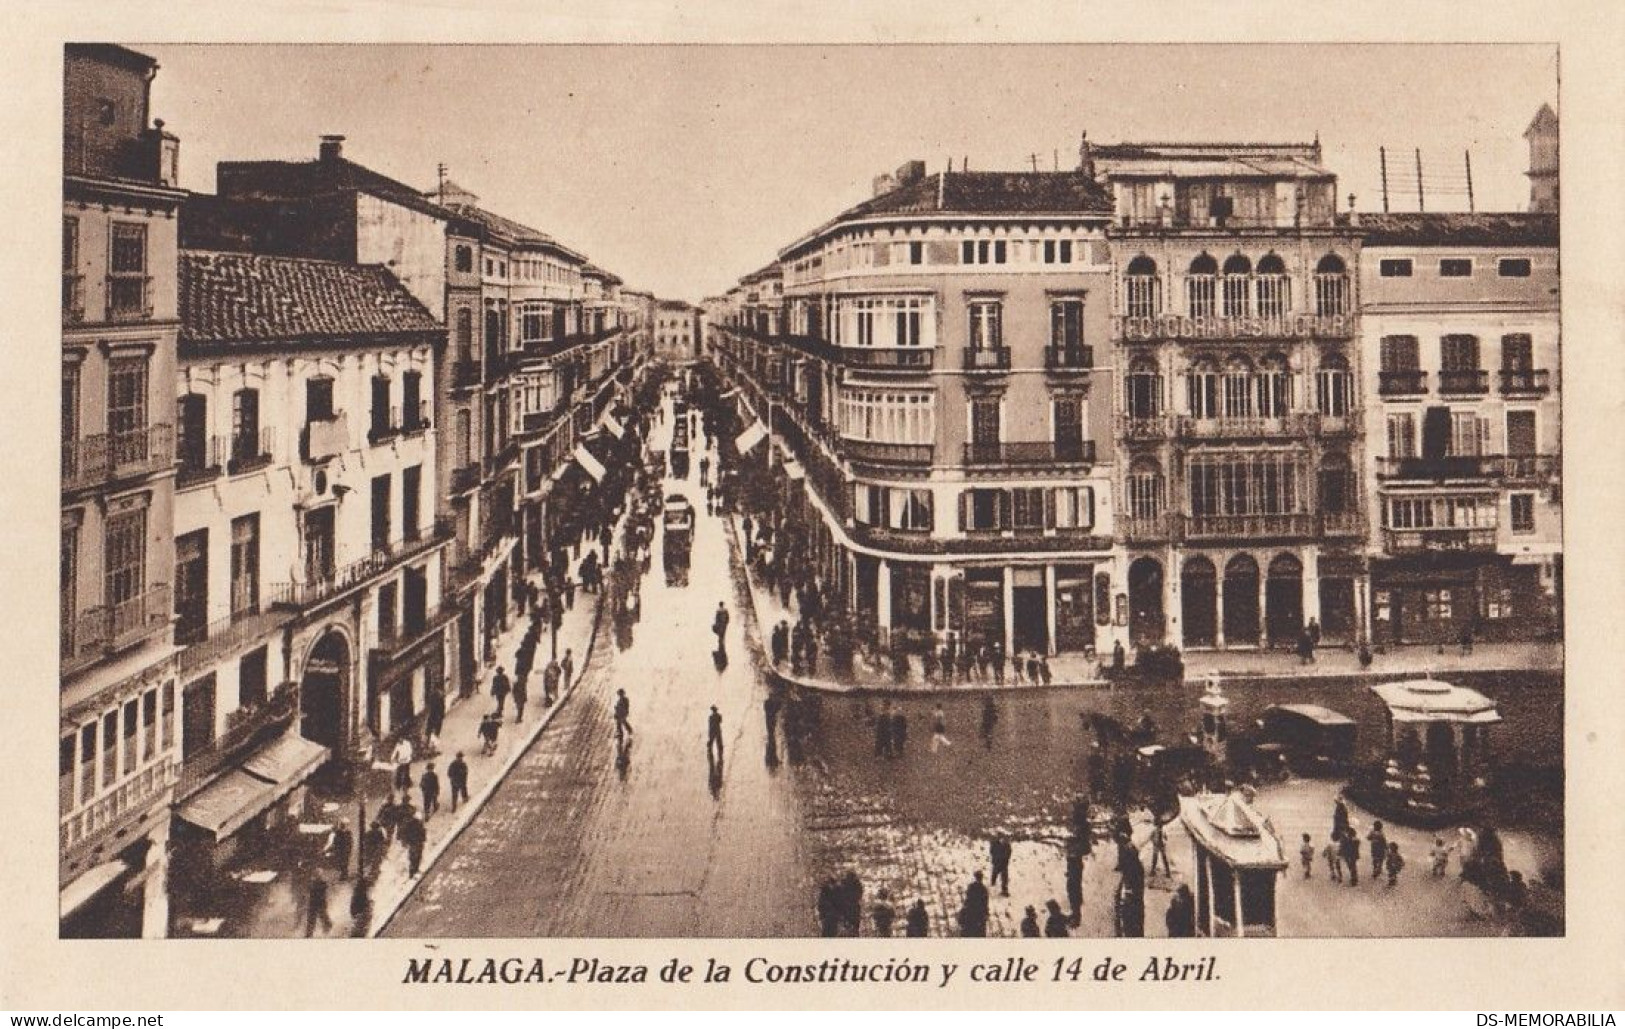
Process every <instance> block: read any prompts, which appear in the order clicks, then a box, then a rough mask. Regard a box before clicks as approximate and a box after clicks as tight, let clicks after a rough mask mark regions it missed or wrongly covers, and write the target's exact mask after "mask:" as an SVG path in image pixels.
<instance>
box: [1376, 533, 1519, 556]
mask: <svg viewBox="0 0 1625 1029" xmlns="http://www.w3.org/2000/svg"><path fill="white" fill-rule="evenodd" d="M1382 546H1383V550H1384V551H1386V552H1387V553H1390V554H1430V553H1492V552H1494V550H1495V529H1494V528H1493V527H1490V528H1474V529H1450V528H1446V529H1390V528H1387V527H1384V528H1383V530H1382Z"/></svg>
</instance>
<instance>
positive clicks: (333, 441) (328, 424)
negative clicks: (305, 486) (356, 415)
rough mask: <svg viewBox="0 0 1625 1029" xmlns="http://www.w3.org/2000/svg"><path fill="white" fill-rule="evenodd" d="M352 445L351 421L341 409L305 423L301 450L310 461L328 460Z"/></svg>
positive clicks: (300, 445)
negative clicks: (336, 412)
mask: <svg viewBox="0 0 1625 1029" xmlns="http://www.w3.org/2000/svg"><path fill="white" fill-rule="evenodd" d="M349 446H350V421H349V419H348V418H347V417H346V416H345V414H344V413H343V412H342V411H341V412H339V413H338V414H333V415H328V416H327V417H326V418H313V419H311V420H310V421H308V422H306V423H305V431H304V438H303V439H302V440H300V444H299V450H300V453H301V454H302V455H303V456H304V459H305V460H306V461H308V462H316V461H327V460H330V459H332V458H335V457H337V456H339V455H340V454H342V453H344V452H345V451H346V450H347V449H349Z"/></svg>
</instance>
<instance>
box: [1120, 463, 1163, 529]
mask: <svg viewBox="0 0 1625 1029" xmlns="http://www.w3.org/2000/svg"><path fill="white" fill-rule="evenodd" d="M1126 485H1127V487H1128V516H1129V517H1130V518H1146V519H1152V518H1160V517H1162V512H1163V504H1164V498H1165V491H1166V489H1167V482H1166V480H1164V479H1163V476H1162V466H1161V465H1159V464H1157V462H1156V461H1155V460H1154V459H1152V458H1149V457H1142V458H1138V459H1136V460H1135V462H1134V463H1133V464H1132V465H1131V466H1129V473H1128V481H1127V483H1126Z"/></svg>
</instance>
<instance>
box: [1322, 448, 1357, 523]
mask: <svg viewBox="0 0 1625 1029" xmlns="http://www.w3.org/2000/svg"><path fill="white" fill-rule="evenodd" d="M1357 488H1358V487H1357V485H1356V483H1355V479H1354V470H1353V467H1352V466H1351V465H1350V464H1349V459H1348V458H1347V457H1346V456H1344V455H1343V454H1340V453H1329V454H1327V455H1326V456H1325V458H1323V459H1322V460H1321V463H1320V510H1321V513H1322V514H1332V515H1340V514H1346V513H1348V512H1349V511H1352V510H1353V509H1354V499H1355V496H1356V491H1357Z"/></svg>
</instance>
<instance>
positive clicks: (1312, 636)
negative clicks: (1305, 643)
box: [1307, 618, 1320, 647]
mask: <svg viewBox="0 0 1625 1029" xmlns="http://www.w3.org/2000/svg"><path fill="white" fill-rule="evenodd" d="M1307 631H1308V633H1309V645H1310V646H1311V647H1318V646H1320V619H1318V618H1311V619H1309V628H1308V630H1307Z"/></svg>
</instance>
